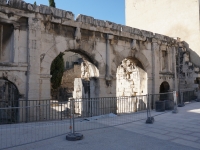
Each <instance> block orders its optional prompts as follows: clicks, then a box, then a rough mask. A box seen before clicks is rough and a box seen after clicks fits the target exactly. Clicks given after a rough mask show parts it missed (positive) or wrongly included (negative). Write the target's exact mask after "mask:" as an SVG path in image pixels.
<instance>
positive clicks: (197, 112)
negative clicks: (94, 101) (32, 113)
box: [11, 102, 200, 150]
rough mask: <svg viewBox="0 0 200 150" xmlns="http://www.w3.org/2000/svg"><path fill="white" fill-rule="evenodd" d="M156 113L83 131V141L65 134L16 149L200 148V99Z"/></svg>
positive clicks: (160, 149)
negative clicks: (146, 119)
mask: <svg viewBox="0 0 200 150" xmlns="http://www.w3.org/2000/svg"><path fill="white" fill-rule="evenodd" d="M178 110H179V112H178V113H177V114H172V113H171V112H168V113H165V114H161V115H158V116H156V117H155V122H154V124H145V123H144V120H142V121H137V122H133V123H128V124H124V125H120V126H115V127H109V128H103V129H95V130H87V131H82V132H81V133H82V134H83V135H84V139H83V140H81V141H75V142H71V141H66V140H65V135H63V136H58V137H56V138H52V139H48V140H43V141H40V142H35V143H31V144H27V145H23V146H19V147H15V148H11V149H14V150H22V149H23V150H24V149H27V150H29V149H39V150H45V149H47V150H55V149H56V150H57V149H60V150H61V149H70V150H80V149H82V150H88V149H91V150H112V149H113V150H126V149H127V150H129V149H130V150H146V149H148V150H150V149H152V150H154V149H155V150H169V149H170V150H193V149H200V103H197V102H194V103H190V104H187V105H186V106H185V107H182V108H178Z"/></svg>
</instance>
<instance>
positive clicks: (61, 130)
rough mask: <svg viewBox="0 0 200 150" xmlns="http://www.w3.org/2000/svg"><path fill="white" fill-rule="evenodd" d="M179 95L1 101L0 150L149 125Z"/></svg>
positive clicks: (185, 98)
mask: <svg viewBox="0 0 200 150" xmlns="http://www.w3.org/2000/svg"><path fill="white" fill-rule="evenodd" d="M194 94H195V93H194V91H185V92H183V93H182V98H181V101H182V102H190V101H191V100H192V99H193V98H195V96H194ZM178 95H179V94H176V92H169V93H160V94H147V95H137V96H124V97H101V98H77V99H73V98H71V99H70V100H69V101H57V100H28V101H25V100H18V101H8V100H6V99H4V100H2V99H0V135H1V136H0V149H3V148H9V147H15V146H18V145H23V144H27V143H32V142H37V141H41V140H45V139H48V138H52V137H55V136H59V135H64V134H67V133H76V132H81V131H85V130H94V129H100V128H106V127H112V126H118V125H123V124H127V123H131V122H135V121H140V120H146V119H147V120H148V119H150V123H152V122H151V121H152V119H153V117H156V116H157V115H160V114H162V113H166V112H169V111H174V110H175V109H176V108H177V104H178V103H179V102H181V101H180V100H179V97H177V96H178ZM148 121H149V120H148Z"/></svg>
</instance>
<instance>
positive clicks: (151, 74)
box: [0, 0, 199, 100]
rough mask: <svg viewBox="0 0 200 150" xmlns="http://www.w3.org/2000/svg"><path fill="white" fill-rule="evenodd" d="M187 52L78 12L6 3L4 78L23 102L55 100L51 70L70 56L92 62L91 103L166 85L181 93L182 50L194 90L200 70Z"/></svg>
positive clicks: (0, 36) (0, 24)
mask: <svg viewBox="0 0 200 150" xmlns="http://www.w3.org/2000/svg"><path fill="white" fill-rule="evenodd" d="M187 49H188V46H187V43H185V42H182V41H180V39H179V38H177V39H174V38H171V37H168V36H165V35H160V34H155V33H152V32H149V31H144V30H139V29H136V28H132V27H128V26H123V25H120V24H116V23H113V22H109V21H103V20H98V19H94V18H93V17H89V16H85V15H79V16H78V17H77V18H76V19H75V20H74V14H73V13H72V12H68V11H64V10H60V9H57V8H52V7H48V6H44V5H40V6H37V5H33V4H29V3H25V2H24V1H21V0H9V1H8V2H7V0H1V1H0V78H2V79H5V80H9V81H11V82H12V83H14V84H15V86H16V87H17V88H18V91H19V95H20V99H27V100H41V99H51V94H50V87H51V84H50V78H51V75H50V66H51V63H52V61H53V59H54V58H55V57H56V56H57V55H58V54H59V53H60V52H67V51H71V52H74V53H78V54H80V55H81V56H82V57H83V58H84V59H85V60H86V61H87V62H88V63H87V64H84V63H83V64H82V74H81V76H82V78H87V80H90V81H92V83H90V84H92V86H91V87H92V88H90V89H91V92H90V95H89V96H90V97H91V98H92V97H116V96H133V95H141V94H147V93H159V92H160V86H161V84H162V83H163V82H167V83H168V84H169V87H170V89H169V91H172V90H177V85H178V80H177V69H176V66H177V54H178V52H179V51H181V60H182V61H181V63H182V67H181V72H180V75H181V76H182V78H181V80H180V85H181V88H182V89H184V90H193V89H195V88H198V83H199V82H198V78H199V68H198V66H195V65H194V64H193V63H192V62H190V59H189V55H190V54H189V53H188V51H187ZM88 64H92V65H93V67H92V69H88ZM97 70H98V71H97ZM122 83H124V84H122ZM75 90H77V91H78V89H75ZM75 92H76V91H75ZM76 93H78V92H76ZM80 97H81V96H80Z"/></svg>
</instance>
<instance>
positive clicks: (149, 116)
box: [146, 94, 154, 124]
mask: <svg viewBox="0 0 200 150" xmlns="http://www.w3.org/2000/svg"><path fill="white" fill-rule="evenodd" d="M146 96H147V120H146V123H147V124H152V123H153V122H154V118H153V117H151V112H150V111H151V108H150V99H149V94H148V95H146Z"/></svg>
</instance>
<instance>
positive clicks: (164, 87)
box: [160, 81, 170, 101]
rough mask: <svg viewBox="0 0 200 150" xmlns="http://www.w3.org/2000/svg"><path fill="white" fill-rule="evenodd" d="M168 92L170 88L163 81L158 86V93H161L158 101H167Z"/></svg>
mask: <svg viewBox="0 0 200 150" xmlns="http://www.w3.org/2000/svg"><path fill="white" fill-rule="evenodd" d="M169 90H170V86H169V83H168V82H166V81H164V82H162V83H161V85H160V93H162V94H161V95H160V100H161V101H163V100H167V99H168V94H167V92H169ZM163 93H166V94H163Z"/></svg>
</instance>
